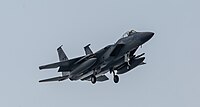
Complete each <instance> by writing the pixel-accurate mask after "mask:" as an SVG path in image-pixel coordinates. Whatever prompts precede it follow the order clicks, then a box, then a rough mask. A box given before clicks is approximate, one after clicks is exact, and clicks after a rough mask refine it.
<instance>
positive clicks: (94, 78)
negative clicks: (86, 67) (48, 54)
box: [91, 75, 97, 84]
mask: <svg viewBox="0 0 200 107" xmlns="http://www.w3.org/2000/svg"><path fill="white" fill-rule="evenodd" d="M96 80H97V79H96V77H95V76H94V75H92V76H91V82H92V84H95V83H96Z"/></svg>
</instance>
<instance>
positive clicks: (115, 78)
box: [110, 70, 119, 83]
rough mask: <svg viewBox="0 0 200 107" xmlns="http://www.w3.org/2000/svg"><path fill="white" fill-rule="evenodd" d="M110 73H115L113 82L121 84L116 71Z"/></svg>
mask: <svg viewBox="0 0 200 107" xmlns="http://www.w3.org/2000/svg"><path fill="white" fill-rule="evenodd" d="M110 73H113V81H114V82H115V83H118V82H119V76H118V75H116V74H115V71H114V70H110Z"/></svg>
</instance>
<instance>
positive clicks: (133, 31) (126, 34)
mask: <svg viewBox="0 0 200 107" xmlns="http://www.w3.org/2000/svg"><path fill="white" fill-rule="evenodd" d="M134 33H136V31H135V30H131V31H127V32H126V33H124V34H123V35H122V38H124V37H128V36H130V35H131V34H134Z"/></svg>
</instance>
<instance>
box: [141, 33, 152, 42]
mask: <svg viewBox="0 0 200 107" xmlns="http://www.w3.org/2000/svg"><path fill="white" fill-rule="evenodd" d="M153 35H154V33H153V32H144V33H143V35H142V38H141V40H142V42H143V43H144V42H147V41H148V40H149V39H151V38H152V37H153Z"/></svg>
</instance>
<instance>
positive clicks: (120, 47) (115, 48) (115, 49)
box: [110, 44, 124, 56]
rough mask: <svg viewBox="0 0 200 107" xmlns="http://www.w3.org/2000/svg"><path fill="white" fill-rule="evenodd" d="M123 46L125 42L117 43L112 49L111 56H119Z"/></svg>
mask: <svg viewBox="0 0 200 107" xmlns="http://www.w3.org/2000/svg"><path fill="white" fill-rule="evenodd" d="M123 47H124V44H117V45H116V46H115V47H114V49H113V50H112V52H111V54H110V56H117V55H118V54H119V52H120V51H121V49H122V48H123Z"/></svg>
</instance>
